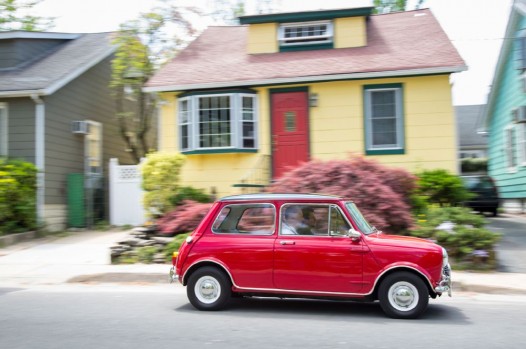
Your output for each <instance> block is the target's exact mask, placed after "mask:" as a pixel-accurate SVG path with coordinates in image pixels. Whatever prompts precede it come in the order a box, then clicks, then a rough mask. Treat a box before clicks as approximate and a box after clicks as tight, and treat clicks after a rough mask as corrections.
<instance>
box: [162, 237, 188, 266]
mask: <svg viewBox="0 0 526 349" xmlns="http://www.w3.org/2000/svg"><path fill="white" fill-rule="evenodd" d="M189 235H190V233H186V234H179V235H177V236H176V237H174V239H173V240H172V242H170V243H169V244H168V245H166V246H165V247H164V255H165V256H166V261H167V262H171V261H172V255H173V253H174V252H176V251H179V248H180V247H181V245H182V244H183V242H184V240H185V239H186V238H187V237H188V236H189Z"/></svg>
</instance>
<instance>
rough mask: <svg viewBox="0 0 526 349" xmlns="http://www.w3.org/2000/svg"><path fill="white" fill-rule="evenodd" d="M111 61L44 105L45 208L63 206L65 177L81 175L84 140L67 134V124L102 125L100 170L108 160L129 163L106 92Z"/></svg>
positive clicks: (68, 86)
mask: <svg viewBox="0 0 526 349" xmlns="http://www.w3.org/2000/svg"><path fill="white" fill-rule="evenodd" d="M110 61H111V58H108V59H106V60H104V61H102V62H100V63H99V64H97V65H96V66H94V67H93V68H91V69H89V70H88V71H86V72H85V73H84V74H82V75H81V76H79V77H78V78H77V79H75V80H74V81H72V82H71V83H69V84H67V85H66V86H64V87H63V88H61V89H60V90H59V91H57V92H56V93H55V94H53V95H52V96H49V97H46V98H45V100H44V101H45V104H46V125H45V127H46V136H45V137H46V159H45V168H46V177H45V178H46V197H45V203H46V205H48V204H51V205H56V204H65V203H66V180H67V175H68V174H69V173H84V136H83V135H78V134H74V133H72V132H71V122H72V121H79V120H92V121H97V122H100V123H102V124H103V126H102V128H103V139H102V144H103V169H104V175H105V176H106V174H107V164H108V163H109V159H110V158H112V157H115V158H118V159H119V162H120V163H122V164H131V163H133V160H132V158H131V156H130V154H129V153H127V152H126V151H125V149H126V147H125V144H124V141H122V139H121V137H120V135H119V128H118V126H117V122H116V118H115V104H114V101H113V98H112V97H111V93H110V90H109V88H108V83H109V79H110V77H111V65H110Z"/></svg>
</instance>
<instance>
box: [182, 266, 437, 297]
mask: <svg viewBox="0 0 526 349" xmlns="http://www.w3.org/2000/svg"><path fill="white" fill-rule="evenodd" d="M203 262H210V263H214V264H217V265H219V266H221V267H222V268H223V269H224V270H225V272H226V273H227V274H228V276H229V277H230V281H232V285H233V286H234V287H235V288H237V289H239V290H244V291H255V292H271V293H296V294H317V295H329V296H330V295H337V296H369V295H371V294H372V293H373V291H374V289H375V288H376V284H377V283H378V280H379V279H380V278H381V277H382V276H383V275H384V274H385V273H387V272H388V271H390V270H393V269H397V268H408V269H412V270H414V271H416V272H418V273H419V274H420V275H422V276H423V277H424V278H425V279H426V280H427V282H428V284H429V286H431V289H432V290H434V289H435V287H434V286H432V285H431V282H430V281H429V279H428V278H427V277H426V276H425V275H424V274H423V273H422V272H421V271H420V270H418V269H416V268H414V267H411V266H407V265H396V266H393V267H391V268H389V269H386V270H384V271H383V272H382V273H381V274H380V275H378V277H377V278H376V280H375V281H374V284H373V287H371V289H370V290H369V292H367V293H349V292H326V291H304V290H290V289H283V288H253V287H241V286H239V285H237V284H236V283H235V282H234V279H233V278H232V274H231V273H230V271H229V270H228V269H227V268H226V266H225V265H224V264H222V263H221V262H219V261H215V260H210V259H203V260H199V261H197V262H195V263H193V264H192V265H190V266H189V267H188V268H186V271H185V273H184V274H183V277H182V280H183V281H184V279H185V277H186V274H187V272H188V270H190V269H191V268H192V267H193V266H194V265H196V264H199V263H203Z"/></svg>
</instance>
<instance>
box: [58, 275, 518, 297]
mask: <svg viewBox="0 0 526 349" xmlns="http://www.w3.org/2000/svg"><path fill="white" fill-rule="evenodd" d="M169 282H170V280H169V276H168V273H166V274H161V273H133V272H132V273H126V272H120V273H119V272H111V273H101V274H88V275H79V276H75V277H72V278H71V279H69V280H67V281H66V283H79V284H134V285H143V284H144V285H147V284H169ZM455 292H473V293H486V294H501V295H502V294H509V295H524V294H525V293H526V291H525V290H521V289H517V288H509V287H497V286H487V285H480V284H468V283H466V282H462V281H457V282H455V281H454V282H453V296H454V295H455Z"/></svg>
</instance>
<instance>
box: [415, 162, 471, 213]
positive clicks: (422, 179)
mask: <svg viewBox="0 0 526 349" xmlns="http://www.w3.org/2000/svg"><path fill="white" fill-rule="evenodd" d="M417 177H418V180H417V189H416V192H415V194H416V195H417V196H422V197H425V198H426V200H427V201H428V203H434V204H438V205H440V206H455V205H458V204H460V203H461V202H463V201H466V200H468V199H469V198H470V197H471V194H470V193H469V191H468V190H467V189H466V188H465V187H464V184H463V183H462V180H461V179H460V177H459V176H456V175H453V174H451V173H449V172H448V171H446V170H442V169H438V170H426V171H422V172H420V173H418V174H417Z"/></svg>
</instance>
